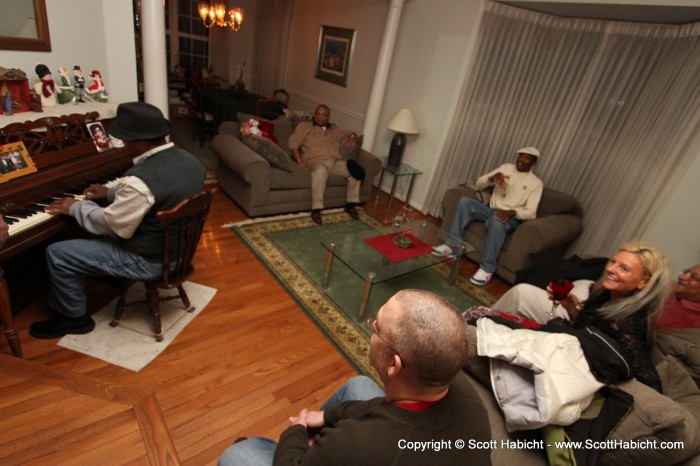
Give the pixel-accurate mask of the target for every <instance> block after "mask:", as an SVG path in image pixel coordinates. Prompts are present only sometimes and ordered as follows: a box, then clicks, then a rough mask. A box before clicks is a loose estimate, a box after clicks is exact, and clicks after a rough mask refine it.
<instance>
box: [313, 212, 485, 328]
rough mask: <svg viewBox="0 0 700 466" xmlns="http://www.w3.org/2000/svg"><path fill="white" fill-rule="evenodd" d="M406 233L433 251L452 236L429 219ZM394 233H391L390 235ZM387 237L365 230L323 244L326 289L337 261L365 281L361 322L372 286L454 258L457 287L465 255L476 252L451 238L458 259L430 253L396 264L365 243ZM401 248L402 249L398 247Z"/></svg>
mask: <svg viewBox="0 0 700 466" xmlns="http://www.w3.org/2000/svg"><path fill="white" fill-rule="evenodd" d="M402 230H408V231H409V232H410V233H411V234H412V235H413V236H415V237H416V238H418V239H420V240H421V241H423V242H424V243H426V244H427V245H428V246H430V247H431V248H434V247H436V246H439V245H441V244H443V243H445V242H446V240H447V237H448V235H449V233H448V232H447V231H445V230H442V229H441V228H439V227H437V226H436V225H433V224H432V223H429V222H426V221H425V220H416V221H413V222H411V223H409V224H408V225H406V226H404V227H403V228H402ZM389 233H391V232H389ZM382 234H386V232H385V233H381V232H377V231H363V232H360V233H348V234H345V235H341V236H339V237H335V238H327V239H324V240H322V241H321V244H322V245H323V247H325V248H326V250H327V253H326V263H325V267H324V271H323V283H322V285H323V288H324V289H325V288H327V287H328V284H329V283H330V280H331V272H332V268H333V262H334V259H336V258H337V259H338V260H340V261H341V262H342V263H343V264H345V265H346V266H347V267H348V268H349V269H350V270H352V271H353V272H354V273H356V274H357V275H359V276H360V278H362V279H363V280H364V281H365V285H364V289H363V291H362V298H361V301H360V309H359V312H358V315H357V319H358V320H359V321H361V320H362V319H363V318H364V314H365V308H366V307H367V300H368V299H369V294H370V292H371V291H372V285H374V284H375V283H381V282H383V281H386V280H390V279H392V278H396V277H399V276H401V275H405V274H408V273H412V272H415V271H418V270H421V269H424V268H427V267H432V266H434V265H437V264H440V263H443V262H446V261H449V260H452V259H454V262H455V263H454V265H453V266H452V271H451V273H450V275H449V277H448V278H447V281H448V283H449V284H450V285H453V284H454V282H455V279H456V278H457V274H458V273H459V267H460V265H461V263H462V256H463V255H464V254H465V253H469V252H472V251H473V250H474V248H472V247H471V246H470V245H469V244H467V243H465V242H464V241H460V240H458V239H456V238H454V237H452V236H450V241H449V242H450V245H453V247H452V249H453V250H454V251H455V252H456V253H457V255H456V257H454V258H453V257H449V256H443V255H434V254H431V253H430V252H428V253H427V254H423V255H420V256H417V257H412V258H410V259H406V260H402V261H400V262H392V261H391V260H389V259H387V258H386V257H385V256H384V255H382V254H381V253H380V252H379V251H377V250H376V249H375V248H373V247H372V246H370V245H369V244H367V243H366V242H365V239H367V238H371V237H374V236H378V235H382ZM396 247H397V248H398V246H396Z"/></svg>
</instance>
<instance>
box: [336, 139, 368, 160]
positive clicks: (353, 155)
mask: <svg viewBox="0 0 700 466" xmlns="http://www.w3.org/2000/svg"><path fill="white" fill-rule="evenodd" d="M362 139H363V135H362V134H360V135H359V136H357V145H355V149H354V150H348V136H343V137H342V138H341V139H340V156H341V157H342V159H343V160H349V159H354V160H357V156H358V155H360V151H361V150H362Z"/></svg>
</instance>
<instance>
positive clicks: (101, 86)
mask: <svg viewBox="0 0 700 466" xmlns="http://www.w3.org/2000/svg"><path fill="white" fill-rule="evenodd" d="M88 78H90V80H91V81H92V84H90V85H89V86H88V87H87V89H85V93H86V94H87V96H88V97H89V98H90V99H91V100H94V101H95V102H107V101H108V100H109V98H108V97H107V90H105V83H104V81H102V74H101V73H100V72H99V70H92V71H91V72H90V74H89V75H88Z"/></svg>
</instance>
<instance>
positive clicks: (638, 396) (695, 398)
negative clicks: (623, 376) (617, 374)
mask: <svg viewBox="0 0 700 466" xmlns="http://www.w3.org/2000/svg"><path fill="white" fill-rule="evenodd" d="M656 370H657V372H658V373H659V377H660V378H661V382H662V385H663V388H664V393H665V395H661V394H660V393H658V392H657V391H656V390H654V389H652V388H650V387H648V386H646V385H644V384H642V383H640V382H638V381H636V380H631V381H628V382H625V383H622V384H618V387H619V388H621V389H622V390H624V391H626V392H627V393H629V394H630V395H632V396H633V397H634V406H633V407H632V410H631V411H630V413H629V414H628V415H627V417H625V419H624V420H623V421H622V422H621V423H620V425H619V426H618V427H617V428H616V429H615V430H614V431H613V432H612V434H611V435H610V437H609V438H610V439H611V440H619V441H623V442H624V441H628V440H636V441H638V442H639V443H638V444H637V445H634V444H626V445H625V446H623V447H621V448H618V449H615V450H608V451H605V452H603V454H602V455H601V464H610V465H616V466H617V465H635V466H636V465H640V464H656V465H662V464H676V463H678V462H680V461H683V460H686V459H688V458H691V457H693V456H695V455H697V454H698V453H699V452H700V427H699V425H698V419H697V418H696V416H695V415H694V414H692V413H696V412H697V409H698V407H699V406H700V391H699V390H698V388H697V387H696V386H695V383H694V382H693V381H692V379H691V378H690V376H689V375H688V373H687V372H685V370H684V369H683V368H682V367H681V366H680V364H678V363H677V362H676V361H675V360H673V358H666V359H664V360H663V361H662V362H661V363H659V364H657V366H656ZM691 411H692V413H691ZM653 442H656V448H653V447H651V446H650V445H653ZM661 442H683V443H682V444H683V448H670V447H666V448H662V446H661Z"/></svg>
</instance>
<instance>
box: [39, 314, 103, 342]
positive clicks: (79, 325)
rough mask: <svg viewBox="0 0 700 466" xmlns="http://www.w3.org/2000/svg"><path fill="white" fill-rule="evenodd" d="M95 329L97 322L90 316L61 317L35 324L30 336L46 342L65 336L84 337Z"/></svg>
mask: <svg viewBox="0 0 700 466" xmlns="http://www.w3.org/2000/svg"><path fill="white" fill-rule="evenodd" d="M94 328H95V321H94V320H92V317H90V315H88V314H85V315H84V316H81V317H67V316H64V315H59V316H58V317H54V318H53V319H49V320H40V321H39V322H34V323H33V324H32V325H31V326H30V327H29V334H30V335H31V336H33V337H34V338H41V339H44V340H47V339H50V338H58V337H62V336H65V335H69V334H70V335H83V334H85V333H90V332H92V330H93V329H94Z"/></svg>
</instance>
